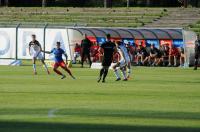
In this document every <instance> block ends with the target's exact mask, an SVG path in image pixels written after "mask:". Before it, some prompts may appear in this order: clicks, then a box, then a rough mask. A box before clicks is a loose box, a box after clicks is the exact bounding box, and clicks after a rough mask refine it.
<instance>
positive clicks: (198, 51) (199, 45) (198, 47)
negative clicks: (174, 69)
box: [194, 34, 200, 70]
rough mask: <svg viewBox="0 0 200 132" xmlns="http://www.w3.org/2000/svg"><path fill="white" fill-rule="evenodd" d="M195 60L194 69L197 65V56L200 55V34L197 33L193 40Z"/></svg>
mask: <svg viewBox="0 0 200 132" xmlns="http://www.w3.org/2000/svg"><path fill="white" fill-rule="evenodd" d="M194 51H195V53H194V54H195V60H194V70H197V67H198V61H199V57H200V35H199V34H198V35H197V40H196V41H195V48H194Z"/></svg>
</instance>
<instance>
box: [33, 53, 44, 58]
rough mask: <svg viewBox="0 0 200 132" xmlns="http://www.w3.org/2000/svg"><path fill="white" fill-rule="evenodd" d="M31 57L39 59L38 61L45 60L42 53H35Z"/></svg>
mask: <svg viewBox="0 0 200 132" xmlns="http://www.w3.org/2000/svg"><path fill="white" fill-rule="evenodd" d="M31 56H32V58H37V59H40V60H42V59H44V56H43V55H42V53H41V52H34V53H32V55H31Z"/></svg>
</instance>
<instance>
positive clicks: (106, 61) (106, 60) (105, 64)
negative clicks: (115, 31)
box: [98, 34, 117, 83]
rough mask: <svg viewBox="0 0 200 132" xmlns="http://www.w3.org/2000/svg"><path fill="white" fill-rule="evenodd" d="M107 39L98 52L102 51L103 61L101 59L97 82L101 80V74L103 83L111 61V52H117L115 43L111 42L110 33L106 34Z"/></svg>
mask: <svg viewBox="0 0 200 132" xmlns="http://www.w3.org/2000/svg"><path fill="white" fill-rule="evenodd" d="M106 37H107V40H106V42H104V43H103V44H102V45H101V47H100V52H101V53H103V61H102V69H101V70H100V75H99V79H98V82H100V81H101V78H102V76H103V80H102V82H103V83H105V79H106V76H107V74H108V70H109V67H110V66H111V63H112V61H113V54H114V53H115V52H117V48H116V45H115V43H113V42H111V40H110V38H111V36H110V34H107V36H106Z"/></svg>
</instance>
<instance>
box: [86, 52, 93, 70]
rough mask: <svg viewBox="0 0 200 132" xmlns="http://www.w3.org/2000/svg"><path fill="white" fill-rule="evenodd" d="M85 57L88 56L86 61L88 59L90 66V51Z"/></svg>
mask: <svg viewBox="0 0 200 132" xmlns="http://www.w3.org/2000/svg"><path fill="white" fill-rule="evenodd" d="M87 57H88V61H89V64H90V67H91V65H92V61H91V57H90V53H88V54H87Z"/></svg>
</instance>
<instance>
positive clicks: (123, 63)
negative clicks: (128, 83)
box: [119, 58, 131, 68]
mask: <svg viewBox="0 0 200 132" xmlns="http://www.w3.org/2000/svg"><path fill="white" fill-rule="evenodd" d="M130 62H131V61H130V58H126V60H125V59H121V60H120V61H119V63H120V65H119V67H121V68H122V67H124V66H127V65H128V64H129V63H130Z"/></svg>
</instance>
